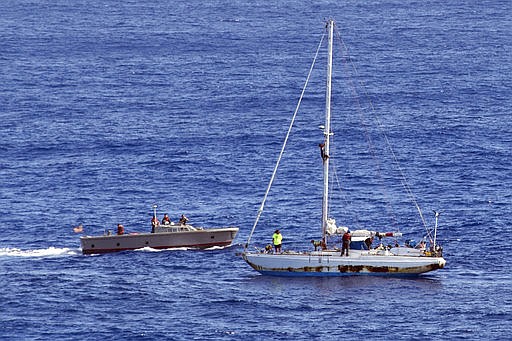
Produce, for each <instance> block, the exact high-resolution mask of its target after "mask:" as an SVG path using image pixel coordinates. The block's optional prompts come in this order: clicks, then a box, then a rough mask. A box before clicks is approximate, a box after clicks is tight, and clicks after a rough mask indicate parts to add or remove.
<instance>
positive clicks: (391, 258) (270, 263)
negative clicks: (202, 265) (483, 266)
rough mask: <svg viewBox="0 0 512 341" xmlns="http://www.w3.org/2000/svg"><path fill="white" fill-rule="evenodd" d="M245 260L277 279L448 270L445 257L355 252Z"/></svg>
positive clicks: (254, 255)
mask: <svg viewBox="0 0 512 341" xmlns="http://www.w3.org/2000/svg"><path fill="white" fill-rule="evenodd" d="M242 257H243V258H244V259H245V261H246V262H247V263H248V264H249V265H250V266H251V267H252V268H253V269H255V270H256V271H258V272H260V273H262V274H264V275H273V276H346V275H386V276H390V275H397V276H414V275H419V274H422V273H426V272H429V271H433V270H437V269H442V268H444V266H445V264H446V261H445V260H444V258H442V257H426V256H422V257H418V256H398V255H394V254H391V253H389V252H387V253H382V254H379V253H376V252H372V251H355V250H351V254H350V256H348V257H347V256H340V253H339V252H336V253H334V252H310V253H291V254H290V253H289V254H287V253H284V254H265V253H244V254H243V255H242Z"/></svg>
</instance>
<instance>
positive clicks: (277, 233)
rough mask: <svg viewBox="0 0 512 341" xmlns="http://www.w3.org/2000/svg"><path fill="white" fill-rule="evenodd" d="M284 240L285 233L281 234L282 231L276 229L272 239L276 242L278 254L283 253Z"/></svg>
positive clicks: (275, 247)
mask: <svg viewBox="0 0 512 341" xmlns="http://www.w3.org/2000/svg"><path fill="white" fill-rule="evenodd" d="M282 240H283V235H282V234H281V232H280V231H279V230H276V231H275V232H274V234H273V235H272V241H273V243H274V249H275V253H276V254H278V253H281V244H282Z"/></svg>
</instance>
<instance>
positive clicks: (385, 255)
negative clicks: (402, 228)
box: [242, 19, 446, 276]
mask: <svg viewBox="0 0 512 341" xmlns="http://www.w3.org/2000/svg"><path fill="white" fill-rule="evenodd" d="M334 27H335V22H334V20H332V19H329V20H328V21H327V23H326V34H327V36H328V42H327V80H326V95H325V98H326V103H325V125H323V126H322V127H321V128H322V130H323V143H322V144H320V147H321V156H322V163H323V166H322V169H323V195H322V221H321V225H320V226H319V227H320V232H321V234H322V239H321V240H320V241H318V243H317V244H314V243H313V244H314V246H315V250H311V244H309V241H308V244H309V247H310V250H309V251H308V250H306V251H293V250H285V251H284V252H280V250H279V249H277V251H276V252H273V251H272V245H267V247H265V248H256V250H255V251H250V250H249V245H250V242H251V238H252V236H253V233H254V231H255V229H256V226H257V224H258V221H259V219H260V216H261V214H262V213H263V209H264V206H265V202H266V200H267V196H268V194H269V191H270V188H271V186H272V184H273V182H274V179H275V176H276V173H277V170H278V167H279V163H280V161H281V158H282V156H283V153H284V151H285V146H286V142H287V140H288V137H289V135H290V132H291V130H292V126H293V122H294V120H295V117H296V115H297V111H298V108H299V106H300V102H301V99H302V96H301V99H299V104H298V105H297V109H296V110H295V113H294V115H293V118H292V122H291V124H290V127H289V129H288V133H287V135H286V137H285V140H284V143H283V146H282V148H281V153H280V155H279V158H278V161H277V163H276V165H275V167H274V171H273V173H272V177H271V180H270V182H269V185H268V187H267V191H266V193H265V195H264V198H263V200H262V203H261V206H260V208H259V210H258V214H257V217H256V220H255V222H254V225H253V228H252V230H251V232H250V234H249V238H248V240H247V243H246V244H245V247H244V251H243V252H242V258H243V259H244V260H245V261H246V262H247V263H248V264H249V265H250V266H251V267H252V268H254V269H255V270H256V271H258V272H260V273H261V274H264V275H276V276H346V275H386V276H408V275H412V276H416V275H420V274H423V273H426V272H429V271H433V270H437V269H442V268H443V267H444V266H445V264H446V261H445V259H444V258H443V257H442V248H441V246H440V245H439V244H438V243H437V241H436V238H437V227H438V217H439V213H438V212H436V214H435V219H436V220H435V227H434V232H433V233H432V230H431V229H428V228H427V232H428V234H427V235H428V237H429V241H428V242H429V243H428V244H427V243H426V242H424V243H422V244H421V245H420V246H419V247H413V246H414V245H406V246H399V245H398V244H396V245H395V246H391V245H388V246H384V244H383V243H380V244H379V246H378V247H372V241H373V239H374V238H378V239H379V240H381V239H382V238H386V237H392V238H397V237H399V236H401V233H400V232H379V231H370V230H355V231H348V228H346V227H342V226H341V227H340V226H336V223H335V220H334V218H332V217H331V216H330V214H331V213H330V212H329V166H330V163H331V160H332V159H333V155H330V145H331V139H332V135H333V132H332V131H331V83H332V59H333V33H334ZM324 36H325V34H324ZM324 36H322V40H321V42H320V45H319V46H318V49H320V47H321V45H322V41H323V40H324ZM317 56H318V50H317V54H316V56H315V59H314V61H313V64H312V66H311V69H310V71H309V75H308V77H307V80H306V84H305V86H304V89H303V92H302V93H303V94H304V90H305V88H306V86H307V83H308V80H309V77H310V75H311V71H312V69H313V66H314V64H315V60H316V58H317ZM315 147H316V146H315ZM417 208H418V209H419V206H417ZM419 211H420V215H421V210H419ZM422 217H423V216H422ZM305 225H306V227H308V228H309V227H310V226H311V224H310V223H307V224H305ZM347 232H351V243H350V244H351V245H350V252H349V253H348V255H347V250H345V254H342V252H343V248H342V249H341V250H342V252H340V249H339V247H337V246H336V245H330V243H329V242H330V240H329V238H328V237H332V236H335V235H337V234H338V235H341V234H345V233H347ZM311 242H314V241H311ZM331 244H332V243H331Z"/></svg>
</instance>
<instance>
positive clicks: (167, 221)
mask: <svg viewBox="0 0 512 341" xmlns="http://www.w3.org/2000/svg"><path fill="white" fill-rule="evenodd" d="M162 225H171V219H170V218H169V215H168V214H167V213H165V214H164V217H163V219H162Z"/></svg>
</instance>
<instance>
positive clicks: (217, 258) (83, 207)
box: [0, 0, 512, 340]
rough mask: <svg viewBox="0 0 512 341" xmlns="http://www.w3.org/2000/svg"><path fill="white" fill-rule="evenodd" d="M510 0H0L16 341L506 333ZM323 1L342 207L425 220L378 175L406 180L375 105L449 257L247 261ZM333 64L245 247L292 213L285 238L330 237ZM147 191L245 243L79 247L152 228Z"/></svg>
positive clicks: (1, 181) (5, 204)
mask: <svg viewBox="0 0 512 341" xmlns="http://www.w3.org/2000/svg"><path fill="white" fill-rule="evenodd" d="M510 13H512V5H511V3H510V2H508V1H499V0H484V1H455V0H443V1H439V0H434V1H398V0H387V1H377V0H369V1H355V0H347V1H291V0H289V1H261V0H255V1H239V0H232V1H217V0H213V1H206V2H205V1H194V0H192V1H164V0H149V1H132V0H127V1H112V0H95V1H91V0H76V1H69V0H52V1H49V0H37V1H36V0H4V1H3V2H2V8H1V10H0V288H1V290H0V339H4V340H156V339H164V340H165V339H168V340H206V339H214V340H265V339H282V340H314V339H322V340H341V339H343V340H356V339H360V340H366V339H379V340H434V339H440V340H477V339H482V340H505V339H510V337H511V336H510V335H511V332H512V275H511V271H510V269H511V267H512V261H511V257H510V255H511V251H512V249H511V247H510V243H509V242H510V235H511V233H512V228H511V226H512V217H511V212H512V119H511V117H512V116H511V114H512V112H511V111H512V82H511V78H512V20H511V16H510ZM326 18H333V19H335V20H336V23H337V32H339V37H341V39H342V41H343V43H344V44H345V45H346V48H347V49H348V50H344V51H345V52H343V54H344V56H343V57H342V59H343V63H342V64H343V65H345V66H348V67H346V68H345V69H346V70H347V71H355V72H352V73H353V75H352V77H353V78H352V79H354V80H355V81H354V82H353V83H350V82H348V83H347V84H349V85H347V86H344V85H343V86H341V87H340V86H338V85H334V87H333V115H334V116H335V117H338V118H339V117H341V118H343V120H342V119H339V121H336V122H334V123H339V124H337V125H336V128H333V130H334V132H335V135H334V139H335V140H336V141H338V142H341V146H342V147H343V146H345V147H348V148H347V149H348V150H345V151H343V152H341V150H342V149H341V148H339V149H336V151H339V152H338V154H335V153H334V152H333V156H332V157H333V161H336V168H335V169H336V174H337V175H338V179H339V183H340V187H341V188H342V191H343V194H344V195H343V197H344V198H345V199H344V201H343V202H342V203H341V204H335V201H334V200H332V207H331V214H332V215H333V216H334V217H336V221H337V223H338V224H339V225H346V226H349V227H350V228H352V229H356V228H368V229H377V230H380V231H381V230H400V231H401V232H402V233H404V235H405V237H406V238H416V240H419V239H420V238H421V237H422V236H423V235H424V233H425V229H424V227H423V224H422V222H421V219H420V218H418V214H417V213H418V212H417V210H416V208H415V205H414V204H413V203H411V202H410V201H409V200H408V197H409V196H408V195H407V194H398V193H399V190H400V189H401V187H402V186H401V185H400V181H399V182H398V186H395V187H392V186H390V187H391V190H388V191H387V192H386V191H385V190H384V191H381V190H378V189H377V188H380V186H378V185H379V184H384V185H388V184H389V185H390V184H391V183H392V180H396V179H397V176H396V174H395V175H391V176H387V175H380V173H379V175H378V176H377V175H375V173H368V174H367V173H364V171H365V169H366V168H367V167H366V166H369V165H370V164H371V163H372V162H371V161H372V160H373V159H374V158H375V157H379V156H381V154H382V156H383V155H384V153H383V152H382V153H381V152H380V149H378V147H377V146H378V145H380V144H381V142H383V140H382V138H381V139H379V138H372V139H369V138H368V136H370V135H369V134H370V132H371V130H370V129H366V128H356V127H357V126H360V125H358V123H360V122H361V121H362V122H370V118H371V117H373V118H375V117H377V118H378V119H377V121H378V122H380V126H381V128H382V129H383V130H384V131H385V132H386V136H387V138H388V140H389V142H390V144H391V145H392V146H393V152H394V155H395V157H396V159H397V161H399V163H400V167H401V168H400V169H401V172H402V173H403V174H404V175H405V176H406V178H407V184H408V186H410V188H411V191H412V193H413V194H414V198H415V199H416V202H417V204H418V206H419V207H420V208H421V209H422V212H423V216H424V220H425V222H426V224H427V225H428V226H429V227H433V225H434V215H433V213H432V210H437V211H440V212H441V215H440V220H439V229H438V232H437V240H438V242H439V243H441V244H442V246H443V249H444V257H445V258H446V260H447V265H446V268H445V269H442V270H439V271H436V272H432V273H429V274H426V275H424V276H420V277H417V278H386V277H364V276H363V277H342V278H280V277H267V276H262V275H260V274H259V273H257V272H256V271H254V270H253V269H251V268H250V267H249V266H248V265H247V264H246V263H245V262H244V261H243V260H242V259H241V257H240V256H239V254H240V252H241V251H242V250H243V245H244V244H245V243H246V241H247V238H248V236H249V233H250V231H251V229H252V226H253V223H254V221H255V218H256V214H257V211H258V208H259V206H260V204H261V200H262V199H263V196H264V194H265V190H266V187H267V184H268V182H269V180H270V176H271V174H272V170H273V167H274V164H275V162H276V160H277V156H278V154H279V150H280V146H281V143H282V141H283V139H284V136H285V133H286V130H287V129H288V124H289V122H290V119H291V117H292V114H293V112H294V110H295V106H296V104H297V101H298V98H299V96H300V94H301V90H302V86H303V84H304V82H305V79H306V76H307V73H308V70H309V67H310V64H311V61H312V59H313V56H314V54H315V50H316V47H317V45H318V43H319V41H320V38H321V36H322V34H323V31H324V26H325V19H326ZM338 40H339V38H338V36H337V38H336V41H338ZM338 51H339V50H337V49H335V63H336V60H339V59H340V56H339V54H338V55H337V53H338ZM320 59H321V58H320V57H319V61H318V63H320V62H321V60H320ZM315 70H316V69H315ZM341 71H343V69H340V68H337V67H336V66H335V70H334V72H335V78H336V77H337V79H340V78H343V76H339V75H340V74H343V73H342V72H341ZM315 72H316V71H315ZM347 73H348V72H347ZM323 74H324V69H320V71H318V72H316V73H314V75H313V76H314V77H317V78H314V79H316V80H314V81H313V80H312V81H311V84H310V86H312V87H313V88H314V87H317V88H320V90H317V92H313V94H312V95H309V97H307V96H306V97H305V99H304V106H305V109H304V110H303V112H302V111H301V113H299V115H302V116H299V118H298V121H297V122H296V127H295V128H296V129H295V128H294V129H295V130H294V132H296V133H297V134H298V137H295V138H291V140H290V146H289V149H290V151H291V156H290V157H285V158H284V159H283V166H282V169H280V172H279V173H278V175H277V177H276V183H275V186H274V187H272V190H271V191H270V194H269V200H268V202H267V204H266V210H265V211H264V212H263V215H262V217H261V220H260V223H259V224H258V226H257V228H256V230H255V233H254V235H253V237H252V240H251V244H250V248H251V249H253V247H262V246H264V245H265V244H267V243H269V242H270V239H271V235H272V233H273V230H274V229H276V228H280V229H281V231H282V233H283V235H284V240H283V242H284V245H283V247H284V249H285V250H286V249H291V248H303V249H304V250H307V249H311V244H310V243H309V241H310V240H311V239H315V238H317V239H318V238H319V234H320V229H319V225H320V223H319V221H320V216H321V210H320V206H321V175H322V173H321V160H320V156H319V154H320V153H319V150H318V143H320V142H321V141H322V134H321V131H320V130H319V129H318V126H319V125H321V124H323V111H324V104H323V101H324V94H323V90H322V87H323V86H324V81H323V80H322V79H321V78H318V77H321V76H322V75H323ZM335 84H338V83H335ZM350 84H352V85H354V84H358V85H359V88H360V89H363V91H362V92H361V90H358V91H359V92H358V93H360V94H362V95H360V96H361V97H354V96H353V91H352V88H351V86H350ZM347 92H348V94H344V93H347ZM359 99H360V100H359ZM372 121H375V119H372ZM308 122H310V123H308ZM334 123H333V124H334ZM369 126H370V125H369V123H368V125H363V127H369ZM365 141H370V142H371V143H370V146H371V147H363V148H362V149H357V148H356V144H358V143H359V142H365ZM373 146H375V147H373ZM286 155H288V154H286ZM295 156H296V157H298V159H299V161H292V159H293V160H295V158H294V157H295ZM393 163H394V162H393V161H391V162H389V161H381V163H380V167H378V168H379V169H381V170H382V171H383V172H384V171H386V170H387V169H388V168H390V167H388V166H390V165H391V164H393ZM368 168H369V167H368ZM352 178H355V180H349V179H352ZM336 187H337V186H336ZM384 187H388V186H384ZM357 193H359V194H357ZM385 199H391V200H390V201H391V202H395V203H393V204H387V202H388V200H385ZM153 204H157V205H158V214H159V216H160V217H161V215H163V213H164V212H167V213H169V215H170V216H171V218H172V219H174V220H177V219H178V217H179V215H181V214H182V213H184V214H186V215H187V216H188V217H189V219H190V222H191V223H192V224H193V225H197V226H204V227H214V226H230V225H235V226H238V227H239V228H240V232H239V235H238V236H237V238H236V240H235V242H234V245H233V246H231V247H227V248H213V249H211V250H203V251H197V250H186V249H178V250H162V251H156V250H151V249H144V250H137V251H127V252H121V253H115V254H106V255H100V256H84V255H82V253H81V249H80V242H79V237H80V234H76V233H74V232H73V227H75V226H77V225H78V224H83V226H84V229H85V234H89V235H95V234H103V233H104V231H105V230H108V229H111V230H114V229H115V226H116V225H117V224H118V223H122V224H123V225H124V226H125V229H126V231H127V232H143V231H149V230H150V224H149V222H150V219H151V214H152V208H151V206H152V205H153ZM383 208H385V209H383Z"/></svg>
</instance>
